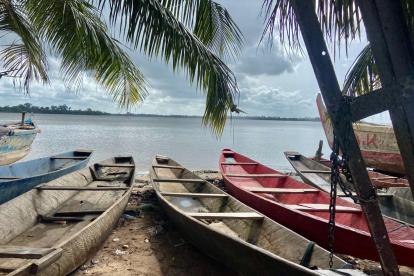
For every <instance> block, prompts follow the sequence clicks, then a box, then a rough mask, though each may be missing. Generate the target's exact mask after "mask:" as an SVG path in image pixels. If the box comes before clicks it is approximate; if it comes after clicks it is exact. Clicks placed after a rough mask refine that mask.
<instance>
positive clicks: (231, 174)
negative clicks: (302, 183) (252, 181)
mask: <svg viewBox="0 0 414 276" xmlns="http://www.w3.org/2000/svg"><path fill="white" fill-rule="evenodd" d="M225 176H227V177H247V178H284V177H287V175H285V174H280V173H269V174H249V173H246V174H236V173H229V174H225Z"/></svg>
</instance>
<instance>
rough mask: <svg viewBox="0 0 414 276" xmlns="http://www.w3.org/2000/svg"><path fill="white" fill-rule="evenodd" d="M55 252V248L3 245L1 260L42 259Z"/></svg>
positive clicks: (0, 249)
mask: <svg viewBox="0 0 414 276" xmlns="http://www.w3.org/2000/svg"><path fill="white" fill-rule="evenodd" d="M53 250H54V249H53V248H37V247H26V246H15V245H1V246H0V258H20V259H40V258H42V257H43V256H45V255H47V254H49V253H50V252H52V251H53Z"/></svg>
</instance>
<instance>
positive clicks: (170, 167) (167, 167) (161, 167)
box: [152, 165, 184, 170]
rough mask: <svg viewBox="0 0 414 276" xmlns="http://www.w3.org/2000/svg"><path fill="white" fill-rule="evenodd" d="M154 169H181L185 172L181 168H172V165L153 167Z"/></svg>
mask: <svg viewBox="0 0 414 276" xmlns="http://www.w3.org/2000/svg"><path fill="white" fill-rule="evenodd" d="M152 167H153V168H159V169H179V170H184V168H183V167H181V166H171V165H153V166H152Z"/></svg>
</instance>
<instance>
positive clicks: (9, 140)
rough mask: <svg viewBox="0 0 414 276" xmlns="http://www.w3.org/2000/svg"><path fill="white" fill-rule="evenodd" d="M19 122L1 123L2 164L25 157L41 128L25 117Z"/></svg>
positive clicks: (0, 149) (0, 162)
mask: <svg viewBox="0 0 414 276" xmlns="http://www.w3.org/2000/svg"><path fill="white" fill-rule="evenodd" d="M24 118H25V117H24V113H23V114H22V121H21V122H19V123H10V124H3V125H0V166H2V165H8V164H11V163H14V162H16V161H18V160H20V159H22V158H23V157H25V156H26V155H27V154H28V153H29V152H30V149H31V146H32V143H33V140H34V139H35V138H36V135H37V134H38V133H39V132H40V129H39V128H38V127H37V126H36V125H35V124H34V123H33V122H32V121H31V119H29V120H25V119H24Z"/></svg>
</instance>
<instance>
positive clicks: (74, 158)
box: [50, 156, 88, 160]
mask: <svg viewBox="0 0 414 276" xmlns="http://www.w3.org/2000/svg"><path fill="white" fill-rule="evenodd" d="M87 158H88V156H73V157H59V156H52V157H50V159H52V160H85V159H87Z"/></svg>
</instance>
